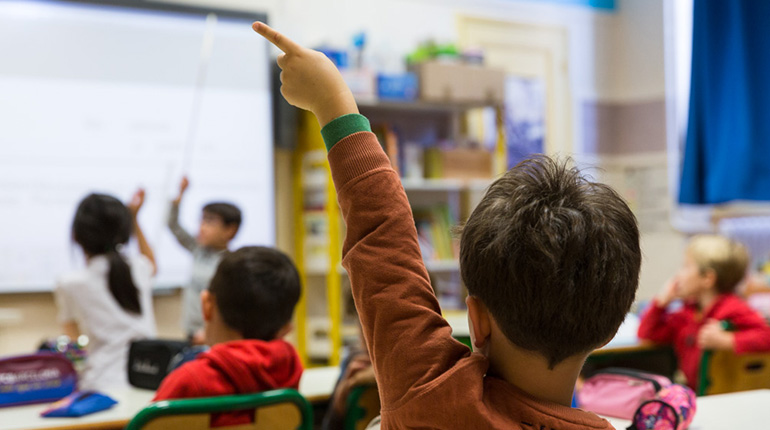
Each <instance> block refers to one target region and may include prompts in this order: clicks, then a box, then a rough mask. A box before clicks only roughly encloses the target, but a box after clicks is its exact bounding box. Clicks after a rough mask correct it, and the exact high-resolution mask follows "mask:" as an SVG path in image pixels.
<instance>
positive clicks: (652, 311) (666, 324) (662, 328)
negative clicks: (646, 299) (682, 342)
mask: <svg viewBox="0 0 770 430" xmlns="http://www.w3.org/2000/svg"><path fill="white" fill-rule="evenodd" d="M673 319H674V318H672V315H670V314H668V313H667V312H666V307H665V306H660V305H658V302H657V301H656V300H653V301H652V303H651V304H650V307H649V308H648V309H647V311H646V312H645V313H644V315H642V319H641V321H640V322H639V331H638V332H637V335H638V336H639V338H640V339H644V340H650V341H652V342H655V343H665V344H668V343H673V342H674V337H675V336H676V333H677V331H678V330H679V327H678V326H677V324H674V323H673V322H674V321H672V320H673Z"/></svg>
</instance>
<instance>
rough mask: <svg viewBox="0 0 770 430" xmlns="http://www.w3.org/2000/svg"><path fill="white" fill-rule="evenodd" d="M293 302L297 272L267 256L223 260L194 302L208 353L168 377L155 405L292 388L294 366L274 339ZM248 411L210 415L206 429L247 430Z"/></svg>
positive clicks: (286, 327) (264, 252)
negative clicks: (238, 429)
mask: <svg viewBox="0 0 770 430" xmlns="http://www.w3.org/2000/svg"><path fill="white" fill-rule="evenodd" d="M299 295H300V282H299V275H298V273H297V269H296V268H295V267H294V264H293V263H292V262H291V260H290V259H289V257H287V256H286V255H284V254H283V253H281V252H280V251H277V250H275V249H272V248H263V247H256V246H254V247H245V248H241V249H239V250H238V251H235V252H233V253H230V254H227V255H226V256H225V257H224V258H223V259H222V262H221V263H220V264H219V267H218V268H217V271H216V273H215V274H214V277H213V278H212V280H211V284H210V286H209V289H208V290H204V291H203V293H202V294H201V302H202V310H203V320H204V322H205V328H204V329H205V332H206V340H207V341H208V342H209V344H210V345H212V347H211V349H210V350H209V351H208V352H205V353H203V354H201V355H199V356H198V357H197V358H196V359H195V360H193V361H191V362H189V363H186V364H184V365H182V367H180V368H178V369H176V370H175V371H173V372H171V374H169V375H168V376H167V377H166V379H164V380H163V383H161V386H160V388H158V392H157V394H156V395H155V399H154V400H155V401H159V400H167V399H181V398H188V397H212V396H222V395H228V394H248V393H256V392H260V391H267V390H274V389H278V388H294V389H297V388H299V379H300V377H301V376H302V364H301V362H300V359H299V356H298V355H297V352H296V350H295V349H294V347H293V346H292V345H291V344H289V343H288V342H286V341H284V340H283V339H282V338H283V336H285V335H286V334H287V333H288V332H289V331H290V329H291V317H292V314H293V313H294V306H295V305H296V304H297V301H298V300H299ZM252 418H253V411H238V412H229V413H223V414H215V415H214V416H213V419H212V423H211V424H212V426H214V427H220V426H229V425H238V424H248V423H249V422H251V420H252Z"/></svg>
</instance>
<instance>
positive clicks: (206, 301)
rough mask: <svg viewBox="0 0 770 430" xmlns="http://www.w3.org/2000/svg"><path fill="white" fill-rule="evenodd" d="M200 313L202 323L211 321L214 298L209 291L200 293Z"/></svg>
mask: <svg viewBox="0 0 770 430" xmlns="http://www.w3.org/2000/svg"><path fill="white" fill-rule="evenodd" d="M201 311H202V313H203V321H206V322H209V321H211V316H212V315H213V313H214V296H213V295H212V294H211V293H210V292H209V290H203V291H201Z"/></svg>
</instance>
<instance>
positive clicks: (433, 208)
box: [293, 100, 506, 367]
mask: <svg viewBox="0 0 770 430" xmlns="http://www.w3.org/2000/svg"><path fill="white" fill-rule="evenodd" d="M478 108H492V109H493V110H494V112H495V116H496V121H495V129H494V130H492V132H493V133H494V136H493V138H494V139H495V144H494V148H492V149H491V150H489V151H488V152H489V155H490V157H489V162H490V166H488V169H487V170H488V175H487V176H488V177H483V178H478V177H441V176H437V174H436V172H429V169H427V165H428V162H426V160H423V161H424V163H423V167H426V168H424V169H423V171H422V172H417V174H415V172H414V171H411V170H410V171H406V170H408V169H405V168H404V165H405V161H404V158H405V155H406V154H404V153H402V152H400V151H402V150H403V148H404V147H405V146H406V142H413V141H414V142H417V141H420V142H424V141H426V140H432V141H435V142H437V144H436V145H434V146H435V147H430V146H426V145H424V144H423V145H422V149H423V150H424V153H423V155H425V153H427V151H428V150H431V151H433V150H436V151H434V152H435V153H433V154H432V155H433V156H441V155H442V151H443V150H444V149H440V148H444V147H445V146H446V143H447V142H461V141H463V139H464V137H463V136H464V135H465V134H466V133H467V125H466V118H467V117H466V114H467V113H468V112H469V111H471V110H473V109H478ZM359 110H360V111H361V114H363V115H365V116H366V117H367V118H369V120H370V122H371V123H372V128H373V131H374V132H375V134H377V136H378V139H380V143H382V144H383V147H384V149H385V150H386V153H388V155H389V156H391V161H392V162H393V163H394V164H395V165H396V166H398V168H397V170H399V173H400V174H401V175H402V184H403V186H404V190H405V191H406V194H407V197H408V199H409V201H410V203H411V204H412V210H413V213H414V215H415V220H416V224H417V228H418V234H420V235H421V236H422V233H425V234H424V236H426V238H428V243H429V244H431V246H434V245H436V243H438V244H440V246H435V248H436V249H435V252H432V253H430V254H428V253H427V252H424V253H423V258H424V261H425V266H426V269H427V271H428V272H429V274H430V276H431V281H432V283H433V286H434V289H435V290H436V293H437V296H438V298H439V302H440V303H441V305H442V308H443V309H447V310H449V311H450V312H451V311H452V310H462V309H463V308H464V300H465V295H466V294H467V293H466V292H465V288H464V287H463V286H462V283H461V281H460V271H459V268H460V265H459V261H458V254H459V246H458V243H459V242H458V241H456V240H453V238H452V235H451V230H452V228H453V227H455V226H456V225H457V224H459V223H461V222H463V221H464V220H465V219H467V217H468V216H469V215H470V212H471V211H472V209H473V208H474V207H475V205H476V203H477V202H478V200H479V199H480V198H481V196H482V195H483V193H484V192H485V190H486V188H487V187H488V186H489V185H490V184H491V182H492V178H493V177H495V176H498V175H499V174H501V173H502V172H503V171H504V169H505V160H506V157H505V155H506V154H505V142H504V137H503V136H504V135H503V130H502V122H501V120H500V119H501V115H502V107H501V106H499V105H494V104H489V103H486V104H485V103H426V102H378V101H372V100H359ZM383 125H384V127H383ZM426 136H427V137H426ZM396 137H397V139H396V140H397V141H396V142H395V144H394V142H393V140H394V138H396ZM298 139H299V142H298V146H297V149H296V151H295V153H294V155H293V172H294V175H295V177H294V181H293V182H294V202H295V204H294V208H295V217H294V219H295V253H296V256H295V261H296V263H297V266H298V269H299V272H300V276H301V278H302V284H303V286H304V288H305V289H304V291H303V295H302V298H301V300H300V303H299V304H298V306H297V312H296V315H297V316H296V326H297V347H298V351H299V353H300V356H301V357H302V359H303V361H304V363H305V365H306V366H308V367H312V366H314V365H337V364H338V363H339V361H340V351H341V349H342V347H343V341H344V340H345V339H348V338H354V337H355V336H356V333H357V329H356V326H355V322H354V321H355V319H354V318H352V317H351V316H350V315H349V314H348V318H347V321H346V318H345V315H344V312H343V311H344V309H345V306H344V302H345V301H346V296H347V295H348V294H349V288H350V285H349V283H350V281H349V279H348V277H347V273H346V271H345V270H344V269H343V268H342V265H341V257H342V255H341V254H342V241H343V239H344V229H345V227H344V224H343V222H342V219H341V216H340V214H339V207H338V205H337V195H336V191H335V189H334V186H333V183H332V180H331V175H330V172H329V168H328V163H327V162H326V150H325V147H324V144H323V141H322V138H321V134H320V130H319V128H318V123H317V121H316V120H315V118H314V117H313V116H312V115H311V114H309V113H303V114H302V116H301V120H300V130H299V134H298ZM438 142H440V143H441V144H442V145H443V146H442V145H439V144H438ZM393 149H395V151H394V152H396V153H395V154H392V153H391V152H390V151H391V150H393ZM421 224H422V227H421ZM431 241H433V242H431ZM439 248H440V249H439ZM426 249H430V247H426Z"/></svg>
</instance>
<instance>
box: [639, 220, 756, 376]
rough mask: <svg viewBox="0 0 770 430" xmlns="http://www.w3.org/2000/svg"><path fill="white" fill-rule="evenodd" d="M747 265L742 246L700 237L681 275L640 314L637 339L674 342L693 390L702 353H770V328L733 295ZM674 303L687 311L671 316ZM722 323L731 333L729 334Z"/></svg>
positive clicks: (692, 243) (719, 238)
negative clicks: (670, 310) (723, 351)
mask: <svg viewBox="0 0 770 430" xmlns="http://www.w3.org/2000/svg"><path fill="white" fill-rule="evenodd" d="M748 264H749V255H748V252H747V251H746V248H744V247H743V246H742V245H740V244H738V243H736V242H733V241H731V240H729V239H727V238H725V237H722V236H715V235H703V236H696V237H694V238H693V239H692V240H691V241H690V243H689V244H688V246H687V250H686V251H685V255H684V263H683V264H682V267H681V268H680V269H679V273H677V275H676V276H675V277H674V278H672V279H671V280H670V281H669V282H668V283H667V284H666V285H665V286H664V287H663V290H662V291H661V292H660V294H658V295H657V296H656V297H655V299H654V300H653V303H652V305H651V306H650V308H649V309H648V310H647V311H646V312H645V314H644V315H643V316H642V320H641V323H640V325H639V333H638V334H639V338H641V339H647V340H651V341H653V342H657V343H667V344H672V345H673V347H674V350H675V352H676V354H677V357H678V359H679V367H680V368H681V369H682V372H683V373H684V375H685V377H686V378H687V384H688V385H689V386H690V387H691V388H692V389H694V390H695V389H697V387H698V382H699V381H698V368H699V365H700V360H701V356H702V354H703V351H704V350H728V351H735V352H736V353H743V352H759V351H770V326H768V325H767V323H766V322H765V320H763V319H762V318H761V317H760V316H759V314H758V313H757V312H756V311H754V310H753V309H751V308H750V307H749V306H748V305H747V304H746V303H745V302H744V301H743V300H741V299H740V298H739V297H738V296H737V295H736V294H735V288H736V286H737V285H738V284H739V283H740V282H741V280H742V279H743V278H744V276H745V275H746V269H747V267H748ZM676 299H682V300H683V301H684V307H683V308H682V309H680V310H677V311H675V312H669V311H668V310H667V307H668V305H669V304H670V303H671V302H672V301H674V300H676ZM722 321H727V322H729V324H730V325H731V326H732V329H731V330H730V331H728V330H725V329H724V328H723V327H722Z"/></svg>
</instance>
